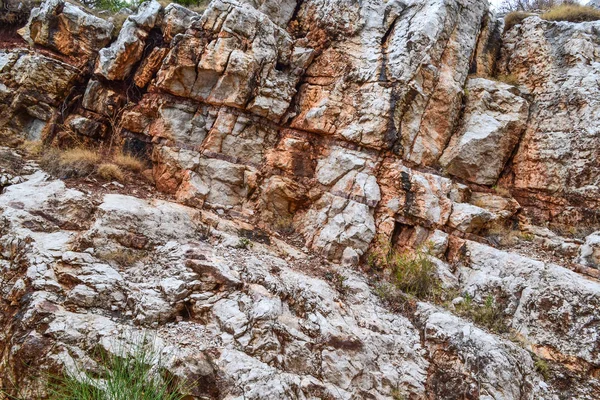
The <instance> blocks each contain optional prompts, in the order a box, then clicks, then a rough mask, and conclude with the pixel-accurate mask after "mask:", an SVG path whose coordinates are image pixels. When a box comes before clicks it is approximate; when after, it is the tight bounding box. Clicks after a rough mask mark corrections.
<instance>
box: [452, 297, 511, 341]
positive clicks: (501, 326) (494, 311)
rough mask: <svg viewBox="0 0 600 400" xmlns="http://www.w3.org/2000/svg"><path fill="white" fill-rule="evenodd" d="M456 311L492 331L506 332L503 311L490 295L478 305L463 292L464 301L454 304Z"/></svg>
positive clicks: (506, 327)
mask: <svg viewBox="0 0 600 400" xmlns="http://www.w3.org/2000/svg"><path fill="white" fill-rule="evenodd" d="M456 312H457V314H458V315H460V316H462V317H465V318H468V319H470V320H471V321H473V322H474V323H475V324H477V325H479V326H482V327H485V328H487V329H489V330H490V331H492V332H495V333H505V332H508V326H507V325H506V323H505V322H504V312H503V311H502V308H501V307H500V306H499V305H498V304H497V302H496V299H495V298H494V296H492V295H489V296H487V297H486V299H485V301H484V303H483V304H481V305H480V304H476V303H474V302H473V298H472V297H471V296H469V295H468V294H465V296H464V301H463V302H462V303H460V304H458V305H457V306H456Z"/></svg>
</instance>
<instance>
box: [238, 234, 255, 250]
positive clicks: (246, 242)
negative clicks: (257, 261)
mask: <svg viewBox="0 0 600 400" xmlns="http://www.w3.org/2000/svg"><path fill="white" fill-rule="evenodd" d="M236 247H237V248H238V249H251V248H252V247H254V243H252V241H251V240H250V239H248V238H245V237H242V238H240V240H239V241H238V244H237V246H236Z"/></svg>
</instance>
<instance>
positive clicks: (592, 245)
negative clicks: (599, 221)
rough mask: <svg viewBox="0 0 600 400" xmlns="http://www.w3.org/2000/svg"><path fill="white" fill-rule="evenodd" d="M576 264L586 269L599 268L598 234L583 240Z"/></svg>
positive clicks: (599, 239)
mask: <svg viewBox="0 0 600 400" xmlns="http://www.w3.org/2000/svg"><path fill="white" fill-rule="evenodd" d="M577 262H579V263H580V264H583V265H585V266H586V267H592V268H600V232H595V233H592V234H591V235H589V236H588V237H586V238H585V243H584V244H583V246H581V248H580V250H579V257H578V258H577Z"/></svg>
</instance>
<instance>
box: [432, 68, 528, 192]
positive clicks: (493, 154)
mask: <svg viewBox="0 0 600 400" xmlns="http://www.w3.org/2000/svg"><path fill="white" fill-rule="evenodd" d="M465 91H466V93H467V94H466V97H467V100H466V106H465V111H464V115H463V120H462V122H461V123H462V124H463V125H462V126H461V128H460V129H459V131H458V132H457V133H456V134H455V135H454V136H453V137H452V139H451V141H450V143H449V144H448V147H446V150H445V152H444V154H443V155H442V157H441V158H440V164H441V165H442V166H443V167H445V168H446V170H447V171H448V172H449V173H450V174H452V175H455V176H458V177H460V178H463V179H466V180H468V181H471V182H474V183H479V184H481V185H493V184H495V183H496V181H497V180H498V177H499V176H500V173H501V172H502V170H503V168H504V166H505V165H506V162H507V161H508V160H509V158H510V156H511V155H512V153H513V151H514V149H515V146H516V145H517V143H518V142H519V139H520V138H521V134H522V133H523V130H524V129H525V126H526V124H527V118H528V116H529V105H528V103H527V101H526V100H525V99H523V98H522V97H520V96H519V93H518V90H517V89H516V88H515V87H513V86H510V85H507V84H504V83H500V82H494V81H490V80H487V79H482V78H477V79H471V80H470V81H469V82H468V83H467V85H466V86H465Z"/></svg>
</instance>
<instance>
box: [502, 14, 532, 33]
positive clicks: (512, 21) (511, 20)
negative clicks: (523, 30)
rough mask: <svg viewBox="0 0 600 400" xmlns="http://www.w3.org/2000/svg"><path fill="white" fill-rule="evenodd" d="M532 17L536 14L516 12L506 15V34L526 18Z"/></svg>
mask: <svg viewBox="0 0 600 400" xmlns="http://www.w3.org/2000/svg"><path fill="white" fill-rule="evenodd" d="M532 15H535V14H531V13H528V12H524V11H514V12H511V13H508V14H506V16H505V17H504V32H507V31H509V30H510V29H511V28H512V27H513V26H515V25H519V24H520V23H521V22H523V20H524V19H525V18H527V17H531V16H532Z"/></svg>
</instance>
